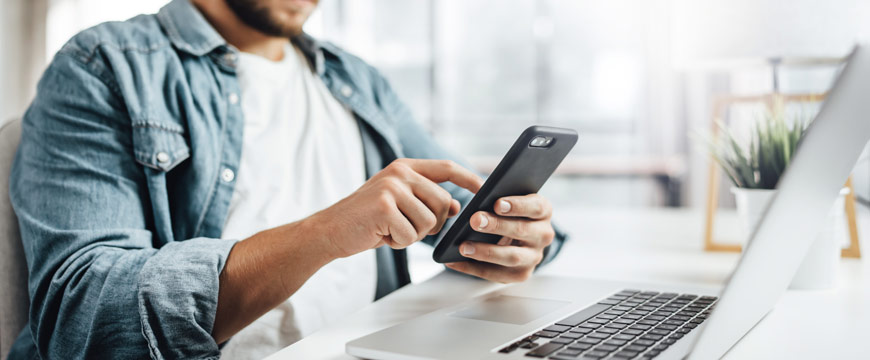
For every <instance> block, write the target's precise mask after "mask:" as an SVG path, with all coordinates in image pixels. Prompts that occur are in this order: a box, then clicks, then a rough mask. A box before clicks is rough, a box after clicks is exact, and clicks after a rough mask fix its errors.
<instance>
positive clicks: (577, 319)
mask: <svg viewBox="0 0 870 360" xmlns="http://www.w3.org/2000/svg"><path fill="white" fill-rule="evenodd" d="M607 309H610V306H608V305H601V304H595V305H592V306H590V307H587V308H585V309H583V310H580V311H578V312H576V313H574V315H571V316H569V317H566V318H564V319H562V320H560V321H557V322H556V325H565V326H577V325H580V324H582V323H583V322H585V321H586V320H588V319H590V318H592V317H594V316H595V315H598V314H600V313H602V312H604V311H606V310H607Z"/></svg>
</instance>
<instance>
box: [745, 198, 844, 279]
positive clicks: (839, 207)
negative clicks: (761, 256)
mask: <svg viewBox="0 0 870 360" xmlns="http://www.w3.org/2000/svg"><path fill="white" fill-rule="evenodd" d="M731 192H732V193H733V194H734V197H735V200H736V202H737V215H738V216H739V217H740V220H741V223H742V225H743V229H744V236H743V238H742V239H743V241H742V243H743V244H744V246H745V245H746V241H747V239H749V236H751V234H752V232H753V230H754V229H755V227H756V226H757V225H758V221H759V220H761V217H762V216H763V215H764V210H765V209H767V205H768V204H769V203H770V200H771V199H772V198H773V194H775V193H776V190H764V189H742V188H732V189H731ZM848 193H849V189H848V188H843V190H842V191H840V196H839V197H837V200H836V201H835V202H834V206H833V207H832V208H831V211H830V212H829V213H828V218H827V220H826V221H825V225H824V227H823V228H822V230H821V231H820V232H819V235H818V236H817V237H816V239H815V240H814V241H813V243H812V245H810V249H809V251H807V255H806V256H805V257H804V260H803V261H802V262H801V265H800V267H799V268H798V271H797V273H796V274H795V276H794V278H793V279H792V282H791V285H790V286H789V288H791V289H803V290H818V289H830V288H832V287H834V285H835V284H836V277H837V265H838V264H839V262H840V249H841V248H842V245H843V244H844V243H845V242H846V241H847V238H846V236H847V229H846V217H845V211H844V207H843V205H844V204H845V198H846V195H847V194H848Z"/></svg>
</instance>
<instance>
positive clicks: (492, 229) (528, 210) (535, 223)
mask: <svg viewBox="0 0 870 360" xmlns="http://www.w3.org/2000/svg"><path fill="white" fill-rule="evenodd" d="M493 208H494V209H493V210H494V213H490V212H485V211H478V212H477V213H475V214H474V215H473V216H472V217H471V221H470V222H471V227H472V228H473V229H474V230H476V231H479V232H483V233H489V234H496V235H501V236H502V238H501V240H499V242H498V244H487V243H480V242H473V241H466V242H464V243H463V244H462V245H461V246H460V247H459V251H460V252H461V253H462V255H463V256H465V257H468V258H470V259H474V260H478V261H467V262H456V263H449V264H447V267H449V268H451V269H453V270H456V271H460V272H464V273H466V274H470V275H474V276H477V277H480V278H484V279H487V280H492V281H498V282H503V283H510V282H520V281H525V280H526V279H528V278H529V277H530V276H532V272H534V270H535V266H537V265H538V264H539V263H540V262H541V260H542V259H543V250H544V248H546V247H547V245H550V244H551V243H552V242H553V238H554V237H555V234H556V233H555V230H553V226H552V225H551V224H550V218H551V217H552V215H553V208H552V206H551V205H550V202H549V201H548V200H547V199H546V198H544V197H542V196H540V195H538V194H531V195H526V196H507V197H503V198H501V199H499V200H498V201H496V202H495V205H494V206H493ZM496 214H497V215H496Z"/></svg>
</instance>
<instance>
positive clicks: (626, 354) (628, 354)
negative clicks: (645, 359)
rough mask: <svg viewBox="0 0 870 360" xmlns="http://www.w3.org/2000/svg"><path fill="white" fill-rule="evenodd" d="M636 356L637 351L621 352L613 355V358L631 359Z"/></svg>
mask: <svg viewBox="0 0 870 360" xmlns="http://www.w3.org/2000/svg"><path fill="white" fill-rule="evenodd" d="M637 354H638V353H637V351H629V350H622V351H620V352H618V353H616V354H613V357H615V358H620V359H633V358H635V357H636V356H637Z"/></svg>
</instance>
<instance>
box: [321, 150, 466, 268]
mask: <svg viewBox="0 0 870 360" xmlns="http://www.w3.org/2000/svg"><path fill="white" fill-rule="evenodd" d="M445 181H449V182H452V183H454V184H456V185H459V186H461V187H463V188H465V189H468V190H470V191H471V192H477V191H478V190H479V189H480V186H481V185H482V184H483V180H482V179H481V178H480V177H479V176H477V175H475V174H474V173H473V172H471V171H469V170H468V169H465V168H463V167H462V166H459V165H457V164H456V163H454V162H452V161H447V160H422V159H398V160H396V161H393V162H392V163H391V164H390V165H389V166H387V167H386V168H384V169H383V170H381V171H380V172H378V173H377V174H375V175H374V176H373V177H372V178H371V179H369V180H368V181H366V183H365V184H364V185H363V186H362V187H360V188H359V189H358V190H357V191H356V192H354V193H353V194H351V195H350V196H348V197H347V198H345V199H343V200H341V201H339V202H338V203H336V204H335V205H333V206H331V207H329V208H327V209H325V210H323V211H321V212H319V213H317V214H315V215H312V216H311V217H310V218H309V219H308V220H306V221H311V222H313V225H314V226H313V227H309V228H321V229H323V230H324V231H323V233H322V234H324V239H326V240H328V242H329V245H330V248H329V249H327V251H329V252H330V253H331V254H332V255H333V256H335V257H346V256H350V255H353V254H356V253H359V252H361V251H364V250H368V249H371V248H375V247H378V246H381V245H384V244H386V245H388V246H390V247H392V248H394V249H402V248H405V247H407V246H408V245H411V244H413V243H414V242H416V241H419V240H421V239H423V238H424V237H425V236H426V235H431V234H436V233H438V231H440V230H441V227H442V226H443V225H444V222H445V221H446V220H447V218H448V217H451V216H454V215H456V214H457V213H458V212H459V210H460V204H459V201H457V200H455V199H453V198H452V197H451V196H450V193H449V192H447V191H446V190H444V189H443V188H442V187H440V186H438V183H441V182H445Z"/></svg>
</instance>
